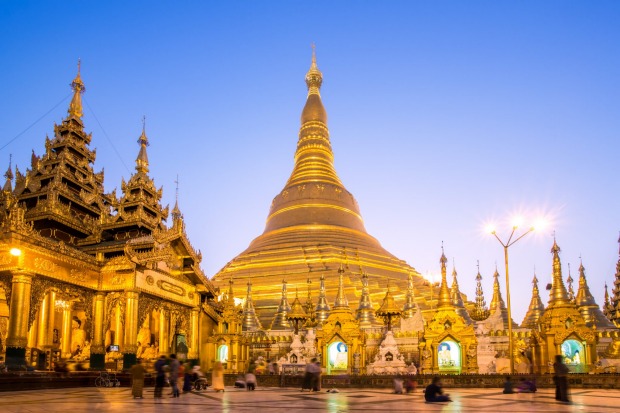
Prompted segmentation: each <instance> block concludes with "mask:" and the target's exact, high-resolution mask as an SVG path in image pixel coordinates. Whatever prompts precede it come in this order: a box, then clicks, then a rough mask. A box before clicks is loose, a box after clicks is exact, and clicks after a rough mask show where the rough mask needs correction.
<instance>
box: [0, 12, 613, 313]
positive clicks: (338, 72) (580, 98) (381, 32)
mask: <svg viewBox="0 0 620 413" xmlns="http://www.w3.org/2000/svg"><path fill="white" fill-rule="evenodd" d="M618 22H620V3H618V2H607V1H596V2H589V1H532V2H527V1H520V2H512V1H467V2H447V1H432V2H430V1H429V2H413V1H404V2H396V1H392V2H369V1H355V2H345V1H338V2H333V1H326V2H322V1H315V2H311V3H308V2H302V1H282V2H276V1H248V2H241V1H235V2H207V1H204V2H198V1H195V2H189V1H179V2H154V1H148V2H138V1H132V2H126V1H122V2H85V1H64V2H42V1H41V2H34V1H20V2H14V1H6V0H3V1H0V62H2V64H1V65H0V96H1V97H2V98H1V99H0V125H1V127H0V146H5V145H6V143H7V142H9V141H10V140H11V139H12V138H14V137H15V136H17V135H18V134H19V133H20V132H22V131H23V130H24V129H26V128H27V127H28V126H29V125H31V124H32V123H33V122H34V121H36V120H37V119H38V118H40V117H41V116H42V115H43V114H45V113H46V112H47V111H48V110H50V109H51V108H52V107H54V105H56V104H57V103H58V102H60V101H61V100H62V99H63V98H64V97H66V96H67V95H68V94H69V93H70V89H69V87H68V84H69V83H70V82H71V80H72V79H73V77H74V76H75V70H76V61H77V59H78V57H79V58H81V59H82V62H83V63H82V78H83V80H84V82H85V83H86V87H87V91H86V94H85V96H84V98H85V102H86V103H87V107H86V108H85V116H84V121H85V124H86V128H87V130H88V131H92V133H93V140H92V145H91V146H92V147H93V148H96V149H97V161H96V164H95V166H96V169H97V170H100V169H101V168H105V187H106V190H107V191H111V190H112V189H114V188H115V187H117V188H119V191H120V182H121V178H125V179H128V178H129V176H130V173H131V172H133V171H134V166H135V163H134V160H135V157H136V155H137V153H138V144H137V143H136V140H137V139H138V136H139V135H140V132H141V126H142V125H141V119H142V116H143V115H146V117H147V134H148V137H149V139H150V143H151V146H150V147H149V151H148V154H149V159H150V163H151V176H152V177H153V178H154V179H155V182H156V184H157V185H158V186H159V185H162V186H163V187H164V200H163V202H164V204H167V203H169V204H171V205H172V204H174V196H175V184H174V181H175V179H176V175H177V174H178V175H179V179H180V190H179V191H180V195H179V202H180V206H181V209H182V212H183V213H184V216H185V219H186V221H187V224H188V233H189V237H190V240H191V241H192V243H193V245H194V247H195V248H197V249H200V250H201V251H202V253H203V257H204V261H203V268H204V270H205V272H206V273H207V274H208V275H210V276H211V275H213V274H214V273H215V272H217V271H218V270H219V269H220V268H221V267H222V266H223V265H224V264H226V262H227V261H229V260H230V259H232V258H233V257H234V256H235V255H237V254H238V253H239V252H241V251H242V250H243V249H245V248H246V247H247V245H248V244H249V243H250V241H251V240H252V239H253V238H254V237H256V236H258V235H259V234H261V233H262V231H263V228H264V222H265V218H266V217H267V212H268V209H269V205H270V203H271V200H272V198H273V197H274V196H275V195H276V194H277V193H278V192H279V191H280V190H281V188H282V187H283V185H284V183H285V182H286V180H287V178H288V176H289V174H290V172H291V170H292V166H293V154H294V151H295V145H296V140H297V132H298V128H299V116H300V113H301V109H302V107H303V104H304V102H305V96H306V88H305V84H304V75H305V73H306V71H307V69H308V67H309V64H310V53H311V49H310V44H311V43H312V42H315V43H316V45H317V57H318V64H319V68H320V69H321V70H322V71H323V75H324V83H323V88H322V96H323V101H324V104H325V106H326V108H327V111H328V115H329V127H330V131H331V139H332V143H333V148H334V152H335V156H336V158H335V159H336V161H335V164H336V169H337V171H338V173H339V175H340V177H341V179H342V181H343V182H344V184H345V185H346V186H347V188H348V189H349V190H350V191H351V192H352V193H353V194H354V195H355V196H356V198H357V200H358V202H359V204H360V207H361V210H362V215H363V217H364V219H365V222H366V227H367V229H368V231H369V232H370V233H371V234H372V235H374V236H375V237H377V238H378V239H379V241H380V242H381V243H382V244H383V245H384V246H385V247H386V248H387V249H388V250H389V251H391V252H392V253H393V254H395V255H396V256H398V257H400V258H402V259H405V260H406V261H408V262H409V263H410V264H411V265H413V266H414V267H415V268H416V269H417V270H418V271H420V272H421V273H423V274H426V273H427V272H430V273H437V272H438V271H439V256H440V254H441V242H442V241H444V245H445V250H446V255H447V256H448V258H449V259H450V268H449V271H450V272H451V266H452V259H454V261H455V263H456V266H457V271H458V272H459V280H460V285H461V288H462V290H463V291H464V292H465V293H466V294H468V296H469V297H470V298H473V296H474V291H475V282H474V276H475V274H476V261H477V260H480V270H481V273H482V275H483V277H484V288H485V292H486V297H487V301H490V298H491V292H492V288H491V285H492V273H493V271H494V268H495V263H496V262H497V263H498V265H499V267H500V273H501V275H502V278H501V280H502V287H504V279H503V275H504V269H503V251H502V248H501V246H500V245H499V243H498V242H497V241H496V240H494V239H493V238H492V237H490V236H486V235H484V234H483V231H482V229H483V227H484V224H485V223H486V222H488V221H490V220H497V222H498V223H500V224H502V223H503V224H504V225H505V228H506V231H507V230H508V228H509V225H510V224H509V222H508V221H502V218H504V217H506V218H508V217H510V216H511V215H512V214H513V213H514V212H522V213H523V214H524V215H526V216H528V215H529V216H531V217H537V216H539V215H541V214H543V215H546V216H548V217H549V218H551V219H552V222H553V223H552V225H551V226H550V227H549V228H548V229H547V230H545V231H542V232H540V233H538V234H536V235H531V236H528V237H526V238H524V239H523V240H521V241H520V242H519V243H518V244H516V245H514V246H513V247H511V249H510V257H511V267H510V269H511V281H512V282H511V291H512V298H513V314H514V318H515V320H516V321H517V322H521V320H522V318H523V315H524V314H525V311H526V309H527V305H528V303H529V300H530V292H531V284H530V281H531V278H532V276H533V273H534V269H536V273H537V275H538V278H539V279H540V282H541V284H542V285H543V286H544V284H546V283H547V282H549V281H550V273H551V254H550V253H549V249H550V248H551V245H552V242H553V236H552V233H553V231H555V232H556V236H557V240H558V244H559V245H560V247H561V248H562V255H561V258H562V262H563V265H564V266H563V269H564V277H565V278H566V277H567V275H568V274H567V264H568V263H570V264H571V268H572V275H573V278H575V279H577V278H578V277H577V275H578V271H577V268H578V266H579V256H580V255H581V256H582V257H583V263H584V266H585V267H586V270H587V276H588V281H589V284H590V287H591V289H592V291H593V293H594V294H595V297H596V299H597V301H598V303H599V304H601V303H602V300H603V283H604V282H605V281H607V282H608V283H609V284H611V283H612V282H613V276H614V272H615V264H616V262H617V260H618V244H617V242H616V241H617V239H618V230H620V191H619V190H618V177H617V169H618V155H619V154H620V148H619V146H620V143H619V131H620V116H619V114H620V99H619V96H620V76H619V74H620V70H619V67H620V24H618ZM68 103H69V100H68V99H65V100H64V101H63V103H62V104H60V106H58V107H57V108H56V109H54V110H52V111H51V112H50V113H49V114H48V115H46V116H44V117H43V119H41V120H40V121H39V122H38V123H36V124H35V125H34V126H33V127H32V128H31V129H29V130H28V131H27V132H26V133H25V134H23V135H22V136H20V137H19V138H18V139H16V140H15V141H14V142H13V143H10V144H8V145H7V146H6V147H4V148H3V149H2V150H1V151H0V170H2V171H4V170H5V169H6V165H7V164H8V160H9V154H13V164H14V165H15V164H17V165H18V166H19V167H20V170H21V171H22V172H23V171H24V170H25V168H26V167H27V166H29V163H30V153H31V150H32V149H34V150H35V152H36V153H37V154H39V155H40V154H42V153H43V152H44V139H45V135H46V134H49V135H52V134H53V123H54V122H60V120H61V119H62V118H63V117H64V116H65V114H66V108H67V106H68ZM104 131H105V133H104ZM117 152H118V154H117ZM2 165H5V166H2ZM506 235H507V234H506ZM576 289H577V285H575V290H576ZM541 290H542V298H543V300H544V301H545V302H546V301H547V298H548V297H547V294H546V292H545V291H544V288H542V289H541ZM504 298H505V296H504Z"/></svg>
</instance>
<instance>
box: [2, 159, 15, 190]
mask: <svg viewBox="0 0 620 413" xmlns="http://www.w3.org/2000/svg"><path fill="white" fill-rule="evenodd" d="M12 161H13V155H12V154H11V155H9V167H8V168H7V170H6V172H5V173H4V177H5V178H6V182H5V183H4V186H3V187H2V190H3V191H4V192H13V184H12V182H13V170H12V168H11V163H12Z"/></svg>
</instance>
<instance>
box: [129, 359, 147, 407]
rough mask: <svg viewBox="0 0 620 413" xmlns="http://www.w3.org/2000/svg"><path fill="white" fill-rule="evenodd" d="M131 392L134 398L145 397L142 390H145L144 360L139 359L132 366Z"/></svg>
mask: <svg viewBox="0 0 620 413" xmlns="http://www.w3.org/2000/svg"><path fill="white" fill-rule="evenodd" d="M130 372H131V394H132V395H133V398H134V399H135V398H140V399H143V398H144V397H143V396H142V392H143V391H144V373H146V369H145V368H144V366H143V365H142V360H140V359H137V360H136V364H134V365H133V366H131V370H130Z"/></svg>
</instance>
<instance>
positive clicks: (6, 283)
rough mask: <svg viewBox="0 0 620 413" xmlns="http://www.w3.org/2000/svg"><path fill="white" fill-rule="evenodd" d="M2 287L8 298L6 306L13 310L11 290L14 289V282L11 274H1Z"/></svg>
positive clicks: (0, 283) (0, 285) (0, 282)
mask: <svg viewBox="0 0 620 413" xmlns="http://www.w3.org/2000/svg"><path fill="white" fill-rule="evenodd" d="M0 287H2V289H3V290H4V296H5V297H6V305H7V306H8V307H9V310H10V309H11V290H12V288H13V281H12V279H11V275H10V274H0Z"/></svg>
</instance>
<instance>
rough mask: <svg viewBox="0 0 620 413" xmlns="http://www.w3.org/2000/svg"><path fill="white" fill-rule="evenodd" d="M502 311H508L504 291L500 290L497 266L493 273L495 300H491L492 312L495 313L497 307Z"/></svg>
mask: <svg viewBox="0 0 620 413" xmlns="http://www.w3.org/2000/svg"><path fill="white" fill-rule="evenodd" d="M498 305H499V307H500V309H502V310H504V309H506V304H505V303H504V299H503V298H502V290H501V289H500V288H499V272H498V271H497V265H496V266H495V272H494V273H493V298H491V306H490V308H489V309H490V310H491V312H494V311H495V309H496V308H497V306H498Z"/></svg>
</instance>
